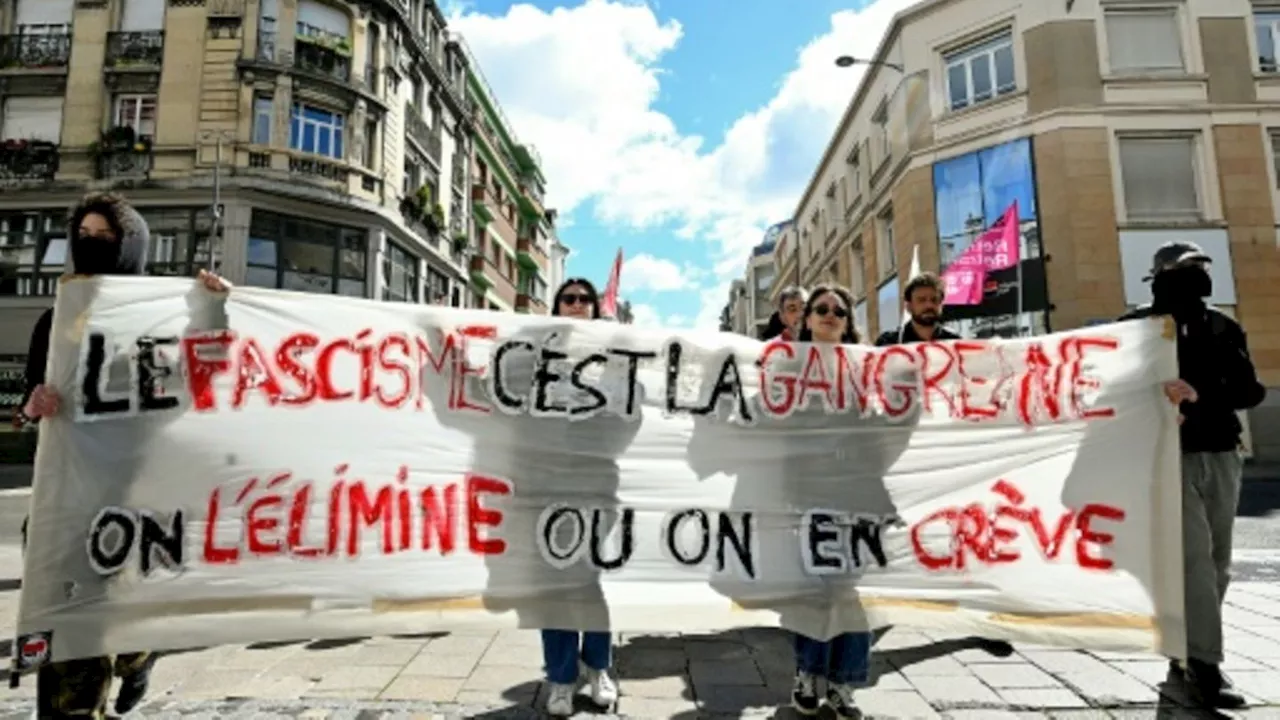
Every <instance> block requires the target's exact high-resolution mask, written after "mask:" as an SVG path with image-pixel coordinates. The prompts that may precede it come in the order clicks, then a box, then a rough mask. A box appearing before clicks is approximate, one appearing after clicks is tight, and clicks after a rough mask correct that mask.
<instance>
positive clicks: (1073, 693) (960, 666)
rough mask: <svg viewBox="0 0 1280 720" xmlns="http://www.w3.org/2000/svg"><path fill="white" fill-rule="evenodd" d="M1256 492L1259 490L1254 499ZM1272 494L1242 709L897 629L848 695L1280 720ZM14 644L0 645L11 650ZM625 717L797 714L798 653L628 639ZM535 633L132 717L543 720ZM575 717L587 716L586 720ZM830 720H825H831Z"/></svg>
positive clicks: (336, 649) (17, 705)
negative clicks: (861, 684) (1199, 705)
mask: <svg viewBox="0 0 1280 720" xmlns="http://www.w3.org/2000/svg"><path fill="white" fill-rule="evenodd" d="M1264 486H1265V487H1264ZM9 487H10V488H11V489H8V490H4V491H0V619H3V621H4V627H3V628H0V637H4V638H8V637H12V623H13V621H12V618H13V617H14V616H15V614H16V610H17V588H18V576H19V575H20V572H21V569H20V563H19V550H18V548H17V544H16V543H17V537H18V533H17V524H18V523H19V522H20V521H21V517H22V513H23V511H24V510H25V505H26V502H27V497H26V496H25V495H24V494H23V493H22V491H21V489H20V488H16V489H15V486H14V485H10V486H9ZM1278 507H1280V483H1277V482H1265V483H1258V484H1253V485H1252V486H1251V487H1249V488H1248V489H1247V491H1246V499H1245V501H1244V502H1243V503H1242V508H1241V518H1240V526H1239V530H1240V531H1239V533H1238V534H1237V543H1238V545H1239V547H1240V549H1239V550H1238V552H1237V562H1236V570H1237V572H1236V577H1237V579H1238V581H1237V582H1236V583H1235V584H1234V585H1233V587H1232V590H1231V593H1230V597H1229V599H1228V609H1227V616H1226V620H1227V624H1228V628H1227V646H1228V651H1229V654H1228V659H1227V663H1226V668H1227V670H1228V671H1229V673H1230V675H1231V677H1232V679H1233V680H1234V681H1235V683H1236V685H1237V686H1238V687H1239V688H1240V689H1241V690H1242V691H1243V692H1244V693H1245V694H1246V695H1247V696H1248V697H1249V699H1250V701H1251V707H1250V708H1248V709H1247V710H1245V711H1241V712H1235V713H1230V714H1225V715H1206V714H1200V713H1196V712H1193V711H1191V710H1188V709H1186V708H1185V707H1183V705H1182V704H1181V703H1180V700H1181V699H1182V698H1184V694H1183V691H1182V688H1181V687H1180V685H1179V684H1177V683H1175V682H1166V674H1167V665H1166V663H1165V662H1164V661H1163V660H1161V659H1160V658H1158V657H1154V656H1150V655H1128V654H1114V653H1088V652H1073V651H1064V650H1060V649H1050V648H1039V647H1034V646H1019V647H1017V652H1016V653H1015V654H1014V655H1013V656H1012V657H1008V658H999V657H993V656H991V655H988V654H986V653H985V652H983V651H981V650H979V649H977V648H975V647H973V646H972V644H971V643H969V642H967V641H965V640H962V639H956V638H946V637H939V636H932V635H926V634H923V633H917V632H910V631H906V630H899V629H895V630H891V631H889V632H888V633H886V634H885V635H883V636H882V637H881V638H880V639H879V641H878V642H877V644H876V678H875V685H874V687H873V688H870V689H867V690H865V691H862V692H861V693H859V702H860V705H861V706H862V707H863V709H864V711H866V712H867V714H868V716H869V717H884V718H973V719H975V720H978V719H981V720H1000V719H1001V718H1080V719H1082V720H1083V719H1084V718H1118V719H1119V718H1124V719H1128V718H1155V717H1159V718H1195V717H1247V718H1255V717H1256V718H1280V532H1278V531H1280V527H1278V526H1280V514H1277V513H1278V512H1280V511H1278V510H1277V508H1278ZM8 645H9V643H8V642H7V641H6V642H4V645H3V647H4V648H5V649H6V650H7V649H8ZM616 652H617V670H618V675H619V682H620V686H621V689H622V698H621V701H620V702H619V705H618V707H617V708H616V712H617V713H618V714H617V715H606V714H595V713H590V715H592V716H596V717H601V718H606V717H626V718H687V719H693V718H726V719H727V718H737V717H767V716H775V715H776V716H777V717H788V718H789V717H792V714H791V712H790V711H789V710H778V709H777V708H778V707H780V706H782V705H784V704H785V703H786V701H787V696H788V690H789V684H790V680H791V672H792V665H791V650H790V646H789V644H788V641H787V638H786V637H785V635H783V634H782V633H780V632H778V631H775V630H763V629H760V630H746V631H736V632H728V633H718V634H711V635H699V634H690V635H682V636H655V635H638V636H626V635H624V636H622V637H621V638H619V639H618V645H617V651H616ZM541 665H542V660H541V656H540V652H539V648H538V638H537V635H536V633H533V632H528V631H513V632H503V633H481V634H477V633H425V634H422V635H416V636H411V637H391V638H353V639H350V640H341V641H316V642H310V643H286V644H279V643H276V644H264V645H257V646H250V647H227V648H215V649H209V650H201V651H195V652H182V653H177V654H174V655H171V656H168V657H165V658H164V659H163V660H161V662H160V663H159V664H158V665H157V667H156V670H155V675H154V678H153V684H152V693H151V696H150V698H151V700H150V702H149V703H148V704H147V705H145V706H144V707H143V708H141V709H140V710H139V711H137V712H135V713H134V714H133V715H132V716H131V717H140V718H179V717H183V718H188V717H190V718H196V717H198V718H217V717H225V718H308V719H315V720H319V719H320V718H331V719H337V718H345V719H350V720H375V719H380V718H428V717H431V718H453V717H479V718H524V717H538V716H539V714H538V712H537V711H536V709H535V708H537V707H540V699H539V693H540V685H539V679H540V675H541ZM33 693H34V682H33V681H32V680H31V679H28V680H27V681H25V682H24V683H23V687H22V688H20V689H19V690H16V691H7V692H0V720H6V719H7V718H14V719H15V720H17V718H24V719H25V718H26V717H29V715H30V712H31V702H30V699H31V697H32V695H33ZM581 715H582V716H588V715H589V711H588V710H587V709H586V708H585V707H584V708H583V713H581ZM828 717H829V716H828Z"/></svg>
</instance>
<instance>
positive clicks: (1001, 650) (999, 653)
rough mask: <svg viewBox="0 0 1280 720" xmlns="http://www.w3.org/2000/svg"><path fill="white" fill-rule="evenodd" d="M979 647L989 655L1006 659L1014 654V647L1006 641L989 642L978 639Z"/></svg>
mask: <svg viewBox="0 0 1280 720" xmlns="http://www.w3.org/2000/svg"><path fill="white" fill-rule="evenodd" d="M978 647H979V648H980V649H982V650H986V651H987V654H988V655H994V656H996V657H1002V658H1006V657H1009V656H1010V655H1012V654H1013V646H1012V645H1010V644H1009V643H1007V642H1005V641H1004V640H988V639H986V638H978Z"/></svg>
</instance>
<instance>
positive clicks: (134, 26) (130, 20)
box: [120, 0, 165, 32]
mask: <svg viewBox="0 0 1280 720" xmlns="http://www.w3.org/2000/svg"><path fill="white" fill-rule="evenodd" d="M164 5H165V0H125V4H124V16H123V17H121V18H120V29H121V30H123V31H125V32H146V31H148V30H163V29H164Z"/></svg>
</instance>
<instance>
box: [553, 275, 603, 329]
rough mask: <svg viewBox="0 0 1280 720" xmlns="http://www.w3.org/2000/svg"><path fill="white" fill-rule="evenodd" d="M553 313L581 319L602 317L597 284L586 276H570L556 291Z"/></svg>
mask: <svg viewBox="0 0 1280 720" xmlns="http://www.w3.org/2000/svg"><path fill="white" fill-rule="evenodd" d="M551 314H552V315H555V316H558V317H571V318H578V319H581V320H598V319H600V296H599V295H598V294H597V293H596V286H595V285H592V284H591V281H590V280H586V279H584V278H569V279H568V280H565V281H564V284H562V285H561V286H560V289H559V290H557V291H556V297H555V303H554V304H552V306H551Z"/></svg>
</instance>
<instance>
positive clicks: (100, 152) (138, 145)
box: [89, 126, 155, 180]
mask: <svg viewBox="0 0 1280 720" xmlns="http://www.w3.org/2000/svg"><path fill="white" fill-rule="evenodd" d="M89 155H90V157H91V158H93V161H94V164H95V166H96V170H97V174H98V177H99V178H100V179H103V180H106V179H112V180H142V179H145V178H147V177H148V176H150V174H151V167H152V163H153V160H154V157H155V156H154V155H153V154H152V150H151V138H150V137H148V136H145V135H143V136H139V135H138V134H137V133H136V132H135V131H134V129H133V128H131V127H128V126H120V127H113V128H111V129H109V130H107V131H106V132H104V133H102V135H101V136H100V137H99V138H98V141H97V142H95V143H93V144H92V145H90V146H89Z"/></svg>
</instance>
